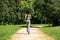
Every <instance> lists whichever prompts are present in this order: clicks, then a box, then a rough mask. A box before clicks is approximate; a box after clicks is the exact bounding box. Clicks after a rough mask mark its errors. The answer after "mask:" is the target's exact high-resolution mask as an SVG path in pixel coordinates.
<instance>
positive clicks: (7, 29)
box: [0, 25, 20, 40]
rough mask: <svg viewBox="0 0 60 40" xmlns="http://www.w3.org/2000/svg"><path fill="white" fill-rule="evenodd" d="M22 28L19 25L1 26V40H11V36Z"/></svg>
mask: <svg viewBox="0 0 60 40" xmlns="http://www.w3.org/2000/svg"><path fill="white" fill-rule="evenodd" d="M19 28H20V26H19V25H1V26H0V40H9V38H10V36H11V35H12V34H13V33H14V32H16V31H17V30H18V29H19Z"/></svg>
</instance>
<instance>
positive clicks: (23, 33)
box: [11, 28, 53, 40]
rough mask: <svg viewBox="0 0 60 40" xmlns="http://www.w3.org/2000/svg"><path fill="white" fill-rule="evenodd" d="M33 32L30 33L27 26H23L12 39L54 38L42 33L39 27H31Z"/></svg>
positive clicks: (51, 39) (36, 39)
mask: <svg viewBox="0 0 60 40" xmlns="http://www.w3.org/2000/svg"><path fill="white" fill-rule="evenodd" d="M30 30H31V31H30V32H31V33H30V34H29V35H28V34H27V32H26V28H21V29H20V30H18V31H17V32H16V33H15V34H14V35H12V36H11V40H53V38H51V37H50V36H47V35H46V34H44V33H42V32H41V31H40V29H39V28H31V29H30Z"/></svg>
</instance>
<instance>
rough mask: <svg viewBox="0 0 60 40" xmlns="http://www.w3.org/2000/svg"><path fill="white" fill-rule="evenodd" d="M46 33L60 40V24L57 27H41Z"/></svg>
mask: <svg viewBox="0 0 60 40" xmlns="http://www.w3.org/2000/svg"><path fill="white" fill-rule="evenodd" d="M40 29H41V30H42V31H43V32H44V33H46V34H48V35H49V36H52V37H54V38H55V40H60V26H57V27H46V28H40Z"/></svg>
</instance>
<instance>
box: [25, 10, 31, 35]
mask: <svg viewBox="0 0 60 40" xmlns="http://www.w3.org/2000/svg"><path fill="white" fill-rule="evenodd" d="M25 21H26V24H27V32H28V34H30V23H31V14H30V13H29V11H27V12H26V14H25Z"/></svg>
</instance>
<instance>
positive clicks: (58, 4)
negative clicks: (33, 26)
mask: <svg viewBox="0 0 60 40" xmlns="http://www.w3.org/2000/svg"><path fill="white" fill-rule="evenodd" d="M27 10H29V11H30V13H31V14H32V22H31V23H39V24H40V23H49V24H50V23H51V24H53V25H59V24H60V1H59V0H0V24H21V23H23V24H24V15H25V13H26V11H27ZM56 23H57V24H56Z"/></svg>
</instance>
